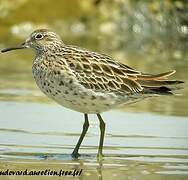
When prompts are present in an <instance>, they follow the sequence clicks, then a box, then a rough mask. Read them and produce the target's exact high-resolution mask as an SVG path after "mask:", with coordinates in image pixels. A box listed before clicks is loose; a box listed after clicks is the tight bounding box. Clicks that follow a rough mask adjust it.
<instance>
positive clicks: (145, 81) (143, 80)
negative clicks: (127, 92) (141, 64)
mask: <svg viewBox="0 0 188 180" xmlns="http://www.w3.org/2000/svg"><path fill="white" fill-rule="evenodd" d="M174 73H175V71H174V70H173V71H169V72H165V73H161V74H157V75H149V74H142V75H140V77H138V79H137V82H138V83H139V84H140V85H141V86H142V87H143V88H144V89H143V91H142V93H144V94H159V95H172V94H173V91H174V90H178V89H181V88H182V87H180V86H179V84H183V83H184V82H183V81H179V80H168V76H170V75H172V74H174Z"/></svg>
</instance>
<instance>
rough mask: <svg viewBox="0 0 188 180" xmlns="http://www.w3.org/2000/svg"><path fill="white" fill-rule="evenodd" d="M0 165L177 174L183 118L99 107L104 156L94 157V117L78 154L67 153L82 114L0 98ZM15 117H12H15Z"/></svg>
mask: <svg viewBox="0 0 188 180" xmlns="http://www.w3.org/2000/svg"><path fill="white" fill-rule="evenodd" d="M0 109H1V110H0V113H1V120H0V124H1V128H0V136H1V140H0V158H1V163H0V168H1V169H7V167H9V168H11V169H12V170H14V169H15V170H19V169H24V170H25V169H37V170H43V169H49V168H50V169H53V170H58V169H74V168H77V169H83V175H82V178H83V179H87V178H89V177H91V178H93V179H94V178H96V177H98V178H99V179H100V178H101V179H102V178H103V179H107V178H109V179H114V178H115V177H117V179H150V178H152V179H153V178H155V179H160V178H163V177H164V176H165V179H172V178H174V179H176V178H177V179H179V178H180V177H181V179H183V178H185V177H186V176H187V175H188V171H187V170H188V131H187V127H188V119H187V118H186V117H173V116H160V115H154V114H151V113H123V112H108V113H104V115H103V118H104V119H105V121H106V124H107V128H106V129H107V130H106V138H105V143H104V145H105V148H104V154H105V157H104V159H103V160H102V161H97V158H96V153H97V145H98V139H99V137H98V123H97V121H96V117H95V116H93V115H92V116H90V119H91V121H90V124H91V127H90V129H89V131H88V134H87V136H86V138H85V140H84V142H83V145H82V147H81V151H80V153H81V154H82V155H81V157H80V158H79V160H74V159H72V158H71V156H70V153H71V151H72V149H73V148H74V145H75V144H76V141H77V139H78V138H79V135H80V131H81V128H82V121H83V120H82V119H83V117H82V115H81V114H80V113H76V112H72V111H70V110H67V109H64V108H62V107H60V106H58V105H45V104H40V103H17V102H5V101H4V102H3V101H2V102H1V103H0ZM15 117H16V118H15Z"/></svg>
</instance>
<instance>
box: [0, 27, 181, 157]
mask: <svg viewBox="0 0 188 180" xmlns="http://www.w3.org/2000/svg"><path fill="white" fill-rule="evenodd" d="M28 47H29V48H33V49H34V50H35V52H36V57H35V60H34V62H33V67H32V72H33V76H34V78H35V81H36V83H37V85H38V86H39V88H40V89H41V91H43V92H44V93H45V94H46V95H47V96H48V97H50V98H52V99H53V100H55V101H56V102H57V103H59V104H61V105H62V106H64V107H67V108H70V109H73V110H75V111H79V112H82V113H84V114H85V123H84V129H83V132H82V135H83V136H82V135H81V137H80V139H79V142H78V143H77V146H76V148H75V149H74V151H73V155H74V156H78V149H79V147H80V144H81V142H82V140H83V137H84V135H85V133H86V131H87V129H88V126H89V123H88V117H87V114H91V113H95V114H97V116H98V118H99V120H100V128H101V138H100V146H99V152H98V154H99V155H101V154H102V146H103V138H104V131H103V130H104V127H105V124H104V122H103V120H102V118H101V116H100V114H99V113H101V112H104V111H107V110H110V109H113V108H115V107H117V106H119V105H121V104H126V103H131V102H134V101H138V100H141V99H143V98H145V97H151V96H154V95H161V94H165V95H166V94H172V92H171V88H169V87H167V86H169V85H173V84H179V83H182V81H175V80H167V79H168V76H170V75H172V74H173V73H175V71H169V72H166V73H162V74H157V75H152V74H146V73H142V72H140V71H137V70H135V69H132V68H130V67H128V66H127V65H125V64H122V63H120V62H117V61H116V60H114V59H113V58H111V57H110V56H108V55H105V54H100V53H97V52H92V51H89V50H86V49H82V48H79V47H75V46H70V45H66V44H64V43H63V41H62V40H61V38H60V37H59V36H58V35H57V34H55V33H53V32H51V31H49V30H46V29H39V30H36V31H34V32H33V33H32V34H31V35H30V37H29V38H28V39H27V40H26V41H25V43H24V44H22V46H20V47H15V48H8V49H4V50H2V52H6V51H9V50H13V49H21V48H28Z"/></svg>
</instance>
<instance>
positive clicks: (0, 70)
mask: <svg viewBox="0 0 188 180" xmlns="http://www.w3.org/2000/svg"><path fill="white" fill-rule="evenodd" d="M0 27H1V28H0V48H2V47H4V46H8V45H13V44H16V43H20V42H22V41H23V40H24V38H26V37H27V36H28V34H29V33H30V32H32V31H33V30H34V29H36V28H50V29H52V30H54V31H56V32H57V33H59V34H60V35H61V36H62V38H63V40H64V42H65V43H68V44H74V45H78V46H82V47H85V48H88V49H92V50H96V51H100V52H103V53H108V54H109V55H112V56H113V57H114V58H116V59H117V60H119V61H122V62H124V63H126V64H128V65H130V66H133V67H135V68H137V69H140V70H142V71H147V72H152V73H157V72H162V71H166V70H169V69H176V70H177V74H176V77H177V78H179V79H183V80H187V79H188V72H187V70H188V63H187V61H188V53H187V52H188V41H187V40H188V1H187V0H150V1H148V0H69V1H67V0H61V1H53V0H48V1H46V0H40V1H39V0H14V3H13V2H12V1H10V0H1V1H0ZM8 57H9V59H10V57H11V59H23V60H24V59H32V57H31V54H29V55H28V52H27V53H24V52H23V53H19V52H15V53H14V54H13V53H11V54H9V55H8V56H6V57H5V56H3V57H0V58H1V59H2V60H4V61H2V62H3V63H1V64H0V75H1V76H2V77H6V79H7V78H9V80H10V81H9V83H8V82H6V84H9V85H10V84H11V80H12V79H11V78H13V77H14V75H15V74H16V76H17V80H18V79H19V78H21V79H19V80H18V83H17V86H19V85H20V86H19V87H23V84H25V87H29V88H31V87H30V86H31V84H29V83H30V82H31V77H30V74H29V72H30V71H29V69H30V68H31V62H29V61H19V62H18V61H14V60H11V62H10V61H9V62H7V60H6V58H8ZM3 58H4V59H3ZM8 63H12V66H11V67H10V66H8ZM14 65H15V66H14ZM15 67H16V68H15ZM17 72H19V74H18V73H17ZM21 75H23V76H22V77H21ZM10 76H11V77H10ZM25 77H27V78H25ZM13 79H14V78H13ZM28 79H29V80H28ZM1 81H3V80H1ZM21 81H23V82H22V83H21ZM26 81H27V82H28V81H29V83H28V84H27V85H26ZM33 84H34V83H33ZM5 86H6V85H4V86H3V87H5ZM33 86H34V85H33ZM0 88H2V85H1V86H0ZM185 91H186V92H185V96H186V97H187V96H188V92H187V90H185ZM184 98H185V97H182V98H179V100H177V99H176V100H175V101H173V100H172V101H170V102H169V106H173V107H174V108H175V106H176V104H177V103H179V105H180V107H181V108H183V109H185V108H187V105H188V104H187V103H186V102H185V99H184ZM159 104H161V102H160V103H159ZM147 105H148V107H147V108H150V106H151V105H150V104H149V103H148V104H147ZM147 105H145V106H147ZM157 105H158V104H157ZM153 106H154V105H153ZM147 108H146V109H147ZM179 114H181V113H179ZM184 114H185V113H184Z"/></svg>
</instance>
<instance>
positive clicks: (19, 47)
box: [1, 42, 28, 53]
mask: <svg viewBox="0 0 188 180" xmlns="http://www.w3.org/2000/svg"><path fill="white" fill-rule="evenodd" d="M25 48H28V46H27V45H26V43H25V42H24V43H22V44H21V45H19V46H16V47H10V48H5V49H2V50H1V52H2V53H4V52H8V51H12V50H16V49H25Z"/></svg>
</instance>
